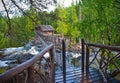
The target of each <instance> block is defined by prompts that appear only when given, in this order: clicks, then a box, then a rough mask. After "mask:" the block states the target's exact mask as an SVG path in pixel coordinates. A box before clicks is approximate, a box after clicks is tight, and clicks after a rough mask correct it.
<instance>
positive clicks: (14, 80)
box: [0, 39, 120, 83]
mask: <svg viewBox="0 0 120 83" xmlns="http://www.w3.org/2000/svg"><path fill="white" fill-rule="evenodd" d="M47 52H49V54H50V56H49V58H45V57H44V54H45V53H47ZM54 56H55V53H54V45H53V44H51V45H49V46H47V47H46V48H45V49H44V50H42V51H41V52H40V53H39V54H37V55H36V56H34V57H33V58H31V59H29V60H27V61H26V62H23V63H22V64H19V65H18V66H15V67H14V68H12V69H10V70H8V71H6V72H5V73H3V74H1V75H0V83H120V81H118V80H114V79H113V78H112V77H114V76H116V75H117V74H120V48H118V47H114V46H105V45H98V44H91V43H86V42H84V40H83V39H82V58H81V59H82V60H81V63H82V66H81V67H72V66H69V67H66V49H65V42H64V40H63V41H62V56H63V67H62V69H63V70H61V71H56V69H55V68H56V63H55V61H54ZM90 56H93V58H91V57H90ZM43 63H45V65H43ZM43 68H44V69H43Z"/></svg>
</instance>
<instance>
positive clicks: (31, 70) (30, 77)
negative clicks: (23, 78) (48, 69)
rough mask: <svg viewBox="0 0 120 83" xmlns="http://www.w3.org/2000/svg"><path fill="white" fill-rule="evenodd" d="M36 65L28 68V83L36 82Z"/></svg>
mask: <svg viewBox="0 0 120 83" xmlns="http://www.w3.org/2000/svg"><path fill="white" fill-rule="evenodd" d="M34 77H35V75H34V66H31V67H29V68H28V78H27V83H34Z"/></svg>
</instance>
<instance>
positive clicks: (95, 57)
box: [82, 39, 120, 82]
mask: <svg viewBox="0 0 120 83" xmlns="http://www.w3.org/2000/svg"><path fill="white" fill-rule="evenodd" d="M82 45H83V46H82V47H83V51H82V53H83V56H82V57H83V60H82V62H84V60H85V62H86V63H85V64H83V66H84V65H85V66H84V67H86V73H87V72H89V71H88V70H89V67H90V66H92V67H95V68H97V69H99V71H100V72H101V74H102V75H103V77H104V81H105V82H109V79H110V78H111V77H114V76H115V75H117V74H120V47H116V46H106V45H100V44H92V43H86V42H84V40H83V39H82ZM85 55H86V57H85V58H84V56H85ZM83 70H84V69H83Z"/></svg>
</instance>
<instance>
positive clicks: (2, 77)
mask: <svg viewBox="0 0 120 83" xmlns="http://www.w3.org/2000/svg"><path fill="white" fill-rule="evenodd" d="M53 48H54V46H53V44H51V45H49V46H48V47H46V48H45V49H44V50H42V51H41V52H40V53H38V54H37V55H35V56H34V57H32V58H31V59H29V60H27V61H26V62H23V63H22V64H19V65H17V66H15V67H13V68H11V69H10V70H8V71H6V72H5V73H3V74H1V75H0V81H5V80H8V79H10V78H11V77H13V76H15V75H17V74H19V73H21V72H22V71H23V70H25V69H27V68H29V67H31V66H32V65H33V64H34V63H35V62H36V61H37V60H39V59H40V58H42V56H43V55H44V54H45V53H46V52H48V51H50V56H51V53H52V52H51V51H53V50H51V49H53ZM52 54H53V53H52ZM52 56H53V55H52ZM52 73H53V71H52ZM52 76H54V75H52Z"/></svg>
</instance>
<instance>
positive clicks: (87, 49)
mask: <svg viewBox="0 0 120 83" xmlns="http://www.w3.org/2000/svg"><path fill="white" fill-rule="evenodd" d="M88 71H89V47H88V45H86V73H88Z"/></svg>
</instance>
